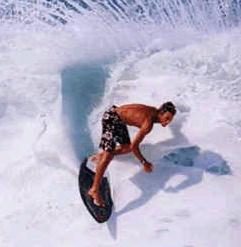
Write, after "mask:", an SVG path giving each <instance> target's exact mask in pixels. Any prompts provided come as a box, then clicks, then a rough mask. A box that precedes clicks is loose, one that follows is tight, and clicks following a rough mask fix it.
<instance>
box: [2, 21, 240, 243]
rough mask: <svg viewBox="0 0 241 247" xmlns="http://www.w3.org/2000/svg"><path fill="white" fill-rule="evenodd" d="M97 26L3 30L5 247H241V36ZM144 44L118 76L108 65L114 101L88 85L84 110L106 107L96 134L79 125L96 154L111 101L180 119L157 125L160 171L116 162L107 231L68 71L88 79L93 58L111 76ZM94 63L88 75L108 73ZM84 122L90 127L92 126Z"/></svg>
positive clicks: (153, 143) (153, 141)
mask: <svg viewBox="0 0 241 247" xmlns="http://www.w3.org/2000/svg"><path fill="white" fill-rule="evenodd" d="M90 19H91V20H92V21H91V22H90V23H92V24H93V26H91V25H90V26H88V25H87V24H88V21H87V20H88V19H86V22H84V23H82V25H81V22H79V23H78V22H77V23H78V24H79V25H72V26H71V25H67V26H66V27H62V28H59V27H57V28H56V29H52V28H45V27H43V28H41V29H40V30H39V31H38V32H37V31H36V30H35V29H34V28H33V27H34V26H30V27H29V28H28V29H26V30H22V28H21V29H20V27H21V26H20V25H19V26H18V25H16V26H11V25H10V26H8V25H6V26H4V27H3V28H2V29H1V31H0V32H1V36H0V37H1V39H0V52H1V57H0V68H1V69H0V136H1V141H0V150H1V153H0V156H1V159H0V160H1V165H0V187H1V194H0V201H1V203H0V205H1V206H0V220H1V226H0V244H1V246H7V247H9V246H11V247H12V246H19V245H21V246H79V245H81V246H84V247H85V246H90V245H91V246H147V245H152V246H170V247H172V246H178V247H180V246H217V245H219V246H222V247H226V246H229V247H230V246H232V247H236V246H237V247H238V246H239V243H240V235H239V232H240V226H241V218H240V217H241V212H240V207H239V205H240V181H239V180H240V177H241V171H240V159H239V158H240V154H239V150H240V138H241V136H240V134H241V133H240V122H241V119H240V114H239V113H240V103H241V102H240V100H241V99H240V88H241V87H240V83H239V82H240V71H241V70H240V67H241V66H240V61H241V60H240V52H239V51H240V44H241V42H240V39H241V36H240V34H239V32H238V31H239V30H234V31H232V32H226V33H224V34H215V35H213V36H212V35H209V36H208V37H204V36H201V35H200V34H197V33H196V32H194V31H190V30H189V31H187V30H186V31H185V34H188V35H186V37H184V35H183V33H184V30H182V31H180V30H179V31H178V30H175V31H172V32H162V33H159V34H156V35H154V33H155V32H154V31H155V28H154V27H153V30H152V31H150V29H148V27H146V28H147V29H148V30H146V32H145V30H144V31H143V30H137V31H138V32H137V34H136V35H134V37H133V35H131V34H132V32H131V31H133V30H134V31H136V29H135V28H136V27H137V26H138V25H134V24H132V26H131V24H130V26H131V27H130V26H129V27H128V28H122V27H121V26H118V25H117V24H116V26H114V24H113V26H111V27H110V28H109V29H108V30H106V29H105V28H104V27H103V26H102V23H98V22H96V21H93V18H92V17H90ZM14 27H15V28H14ZM105 27H106V26H105ZM115 30H117V31H116V32H115ZM159 32H160V31H159ZM180 32H181V34H182V35H183V36H180ZM123 33H124V35H123ZM148 37H151V38H148ZM180 37H181V38H180ZM149 39H151V41H150V40H149ZM133 47H137V49H136V50H135V52H132V53H131V54H129V55H128V56H126V57H125V58H123V57H122V58H120V59H119V60H116V61H115V63H114V64H111V65H110V68H109V67H108V66H109V65H106V64H104V67H105V68H106V67H107V68H109V77H108V79H107V81H106V82H105V90H104V92H103V96H102V95H100V94H98V92H97V93H96V92H95V91H94V93H93V92H92V91H91V90H90V91H88V90H87V89H88V85H86V86H85V87H84V89H86V93H85V94H81V97H82V98H81V99H79V101H78V100H76V101H74V104H75V105H74V106H75V107H76V108H80V107H81V106H82V107H83V108H81V109H84V108H85V107H87V106H88V105H91V106H92V108H93V107H95V109H94V110H93V111H92V113H91V115H90V117H89V121H88V124H89V125H86V126H79V128H80V129H81V130H83V133H85V134H86V132H88V133H89V129H90V130H91V131H90V134H91V137H92V138H91V140H93V142H94V144H95V146H97V145H98V142H99V137H100V131H101V129H100V128H101V126H100V119H101V114H102V113H103V111H104V109H106V107H108V106H110V105H112V104H117V105H119V104H124V103H130V102H139V103H145V104H150V105H155V106H159V105H160V104H161V103H162V102H164V101H167V100H172V101H173V102H174V103H176V105H177V108H178V114H177V116H176V118H175V120H174V121H173V123H172V124H171V125H170V128H165V129H164V128H161V127H160V126H156V127H155V128H154V130H153V132H152V133H151V134H150V135H149V136H148V137H147V138H146V139H145V141H144V143H143V145H142V150H143V152H144V154H145V155H146V157H147V158H148V159H149V160H150V161H151V162H153V163H154V165H155V170H154V172H153V173H152V174H144V173H143V172H142V171H141V167H140V166H138V165H137V164H138V162H137V161H136V160H134V159H133V158H131V156H127V157H123V158H118V159H116V160H114V161H113V164H112V165H111V166H110V167H109V168H110V169H109V171H110V176H111V179H112V188H113V190H114V200H115V207H116V210H115V212H114V214H113V217H112V218H111V219H110V221H109V222H108V223H107V224H104V225H97V224H96V223H95V222H93V221H92V219H91V218H90V216H89V214H88V213H87V211H86V209H85V208H84V206H83V204H82V202H81V200H80V197H79V192H78V184H77V175H78V174H77V173H78V166H79V160H78V155H76V152H75V151H74V149H77V148H76V145H77V144H75V143H74V141H76V139H78V138H80V139H81V137H82V136H81V133H82V132H80V133H79V132H78V131H79V130H73V126H76V125H73V123H69V122H68V119H71V118H72V117H73V116H72V115H71V114H72V113H73V112H71V111H70V110H69V111H67V112H65V115H64V116H63V107H65V105H64V104H65V103H64V102H66V101H68V100H70V99H71V97H70V98H68V97H69V96H71V93H73V92H72V91H71V90H70V94H66V92H63V86H64V79H63V78H64V76H63V71H66V70H67V71H71V70H69V68H71V69H72V68H74V70H73V71H77V72H78V71H79V70H81V68H82V67H81V66H82V65H83V64H85V63H86V62H87V61H88V63H90V64H91V63H93V62H95V63H97V64H98V63H99V65H98V66H100V68H102V67H103V60H108V59H109V58H113V57H115V58H116V57H117V56H118V55H119V54H122V52H123V50H128V49H132V48H133ZM109 63H110V62H107V64H109ZM91 66H92V65H90V67H88V71H89V72H88V73H89V74H87V75H91V72H96V71H97V70H96V67H94V69H93V68H92V67H91ZM98 66H97V68H99V67H98ZM92 69H93V70H92ZM82 70H83V68H82ZM77 72H75V73H76V74H73V76H72V77H71V78H72V80H73V81H74V80H75V79H76V77H77V79H78V73H77ZM84 72H85V70H84ZM103 78H104V79H106V78H105V77H104V76H103ZM85 79H88V78H87V77H86V78H85ZM89 80H90V79H89ZM90 81H91V80H90ZM74 82H75V81H74ZM69 83H70V84H71V82H69ZM76 84H77V87H76V88H77V89H78V86H79V87H80V86H81V85H78V80H77V82H76ZM68 89H71V88H68ZM74 89H75V87H74ZM80 89H81V87H80ZM97 89H98V88H97ZM80 91H81V90H80ZM88 93H89V94H88ZM73 95H74V94H73ZM76 95H77V96H76ZM78 95H79V94H75V96H73V97H77V98H78ZM97 96H98V97H99V98H101V100H99V101H98V102H95V100H96V98H97ZM64 97H65V98H64ZM63 98H64V99H63ZM93 101H94V102H93ZM86 102H87V103H89V104H86ZM70 106H73V104H72V105H71V104H70ZM97 106H98V107H97ZM66 109H69V108H66ZM77 112H78V113H80V114H81V111H77ZM85 113H86V115H81V116H80V118H81V121H82V120H85V122H86V119H87V118H88V114H89V112H88V111H86V112H85ZM75 117H76V116H74V118H73V119H74V120H75V121H76V122H75V123H77V124H78V123H82V122H81V121H80V120H79V119H77V120H76V118H75ZM70 122H71V121H70ZM71 128H72V130H71V131H72V132H71V131H69V129H71ZM75 131H76V132H78V133H77V134H76V135H75V133H76V132H75ZM70 132H71V133H72V134H73V133H74V134H73V136H74V138H72V137H71V135H70ZM130 132H131V135H132V136H133V135H134V134H135V132H136V129H135V128H131V129H130ZM88 133H87V134H88ZM83 136H84V138H86V139H85V140H82V142H85V143H86V144H89V142H90V139H89V136H88V135H83ZM76 143H78V142H76ZM78 148H79V150H80V151H81V150H83V148H84V147H78ZM230 171H231V172H230ZM230 173H231V174H230ZM221 175H222V176H221ZM143 222H144V223H143Z"/></svg>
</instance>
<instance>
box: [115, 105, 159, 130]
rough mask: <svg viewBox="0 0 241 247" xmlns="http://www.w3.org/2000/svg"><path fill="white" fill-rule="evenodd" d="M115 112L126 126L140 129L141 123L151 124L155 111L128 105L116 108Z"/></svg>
mask: <svg viewBox="0 0 241 247" xmlns="http://www.w3.org/2000/svg"><path fill="white" fill-rule="evenodd" d="M116 112H117V114H118V115H119V116H120V118H121V120H122V121H123V122H124V123H126V124H127V125H132V126H136V127H138V128H141V126H142V125H143V123H147V122H148V123H149V124H153V121H154V119H155V117H156V114H157V109H156V108H155V107H152V106H147V105H143V104H128V105H122V106H119V107H117V109H116Z"/></svg>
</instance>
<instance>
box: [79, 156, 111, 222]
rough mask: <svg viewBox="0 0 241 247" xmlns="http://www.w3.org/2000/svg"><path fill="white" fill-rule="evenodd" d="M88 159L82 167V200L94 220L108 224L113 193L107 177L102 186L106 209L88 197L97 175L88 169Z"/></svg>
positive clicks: (80, 182)
mask: <svg viewBox="0 0 241 247" xmlns="http://www.w3.org/2000/svg"><path fill="white" fill-rule="evenodd" d="M87 161H88V159H87V158H85V159H84V160H83V162H82V164H81V166H80V172H79V191H80V195H81V198H82V200H83V202H84V205H85V206H86V208H87V210H88V211H89V213H90V214H91V215H92V216H93V218H94V219H95V220H96V221H97V222H99V223H104V222H106V221H107V220H108V219H109V218H110V216H111V213H112V207H113V201H112V198H111V191H110V185H109V182H108V179H107V178H106V177H103V178H102V181H101V185H100V194H101V197H102V199H103V201H104V205H105V206H104V207H99V206H97V205H96V204H95V203H94V202H93V200H92V198H91V197H90V196H89V195H88V191H89V189H90V187H91V185H92V183H93V179H94V175H95V173H94V172H93V171H92V170H91V169H89V168H88V167H87Z"/></svg>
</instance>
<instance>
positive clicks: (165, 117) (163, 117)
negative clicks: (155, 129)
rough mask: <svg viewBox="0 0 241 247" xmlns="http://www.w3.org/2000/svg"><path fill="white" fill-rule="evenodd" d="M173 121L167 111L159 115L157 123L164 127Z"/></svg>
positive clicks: (171, 115)
mask: <svg viewBox="0 0 241 247" xmlns="http://www.w3.org/2000/svg"><path fill="white" fill-rule="evenodd" d="M172 119H173V114H172V113H171V112H169V111H167V112H164V113H161V114H159V122H160V124H161V125H162V126H163V127H166V126H167V125H168V124H169V123H170V122H171V121H172Z"/></svg>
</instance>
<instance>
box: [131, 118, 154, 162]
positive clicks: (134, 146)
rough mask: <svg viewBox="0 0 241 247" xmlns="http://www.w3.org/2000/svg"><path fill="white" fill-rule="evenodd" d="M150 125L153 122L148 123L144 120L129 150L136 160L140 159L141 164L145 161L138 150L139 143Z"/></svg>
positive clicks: (149, 129) (150, 128)
mask: <svg viewBox="0 0 241 247" xmlns="http://www.w3.org/2000/svg"><path fill="white" fill-rule="evenodd" d="M152 127H153V123H150V122H148V121H146V122H144V123H143V125H142V126H141V128H140V130H139V131H138V132H137V134H136V136H135V137H134V139H133V142H132V144H131V150H132V152H133V154H134V155H135V156H136V158H137V159H138V160H140V162H141V163H142V164H144V163H145V162H147V161H146V159H145V158H144V156H143V155H142V154H141V152H140V149H139V144H140V143H141V142H142V141H143V139H144V137H145V136H146V135H147V134H148V133H150V131H151V130H152Z"/></svg>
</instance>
